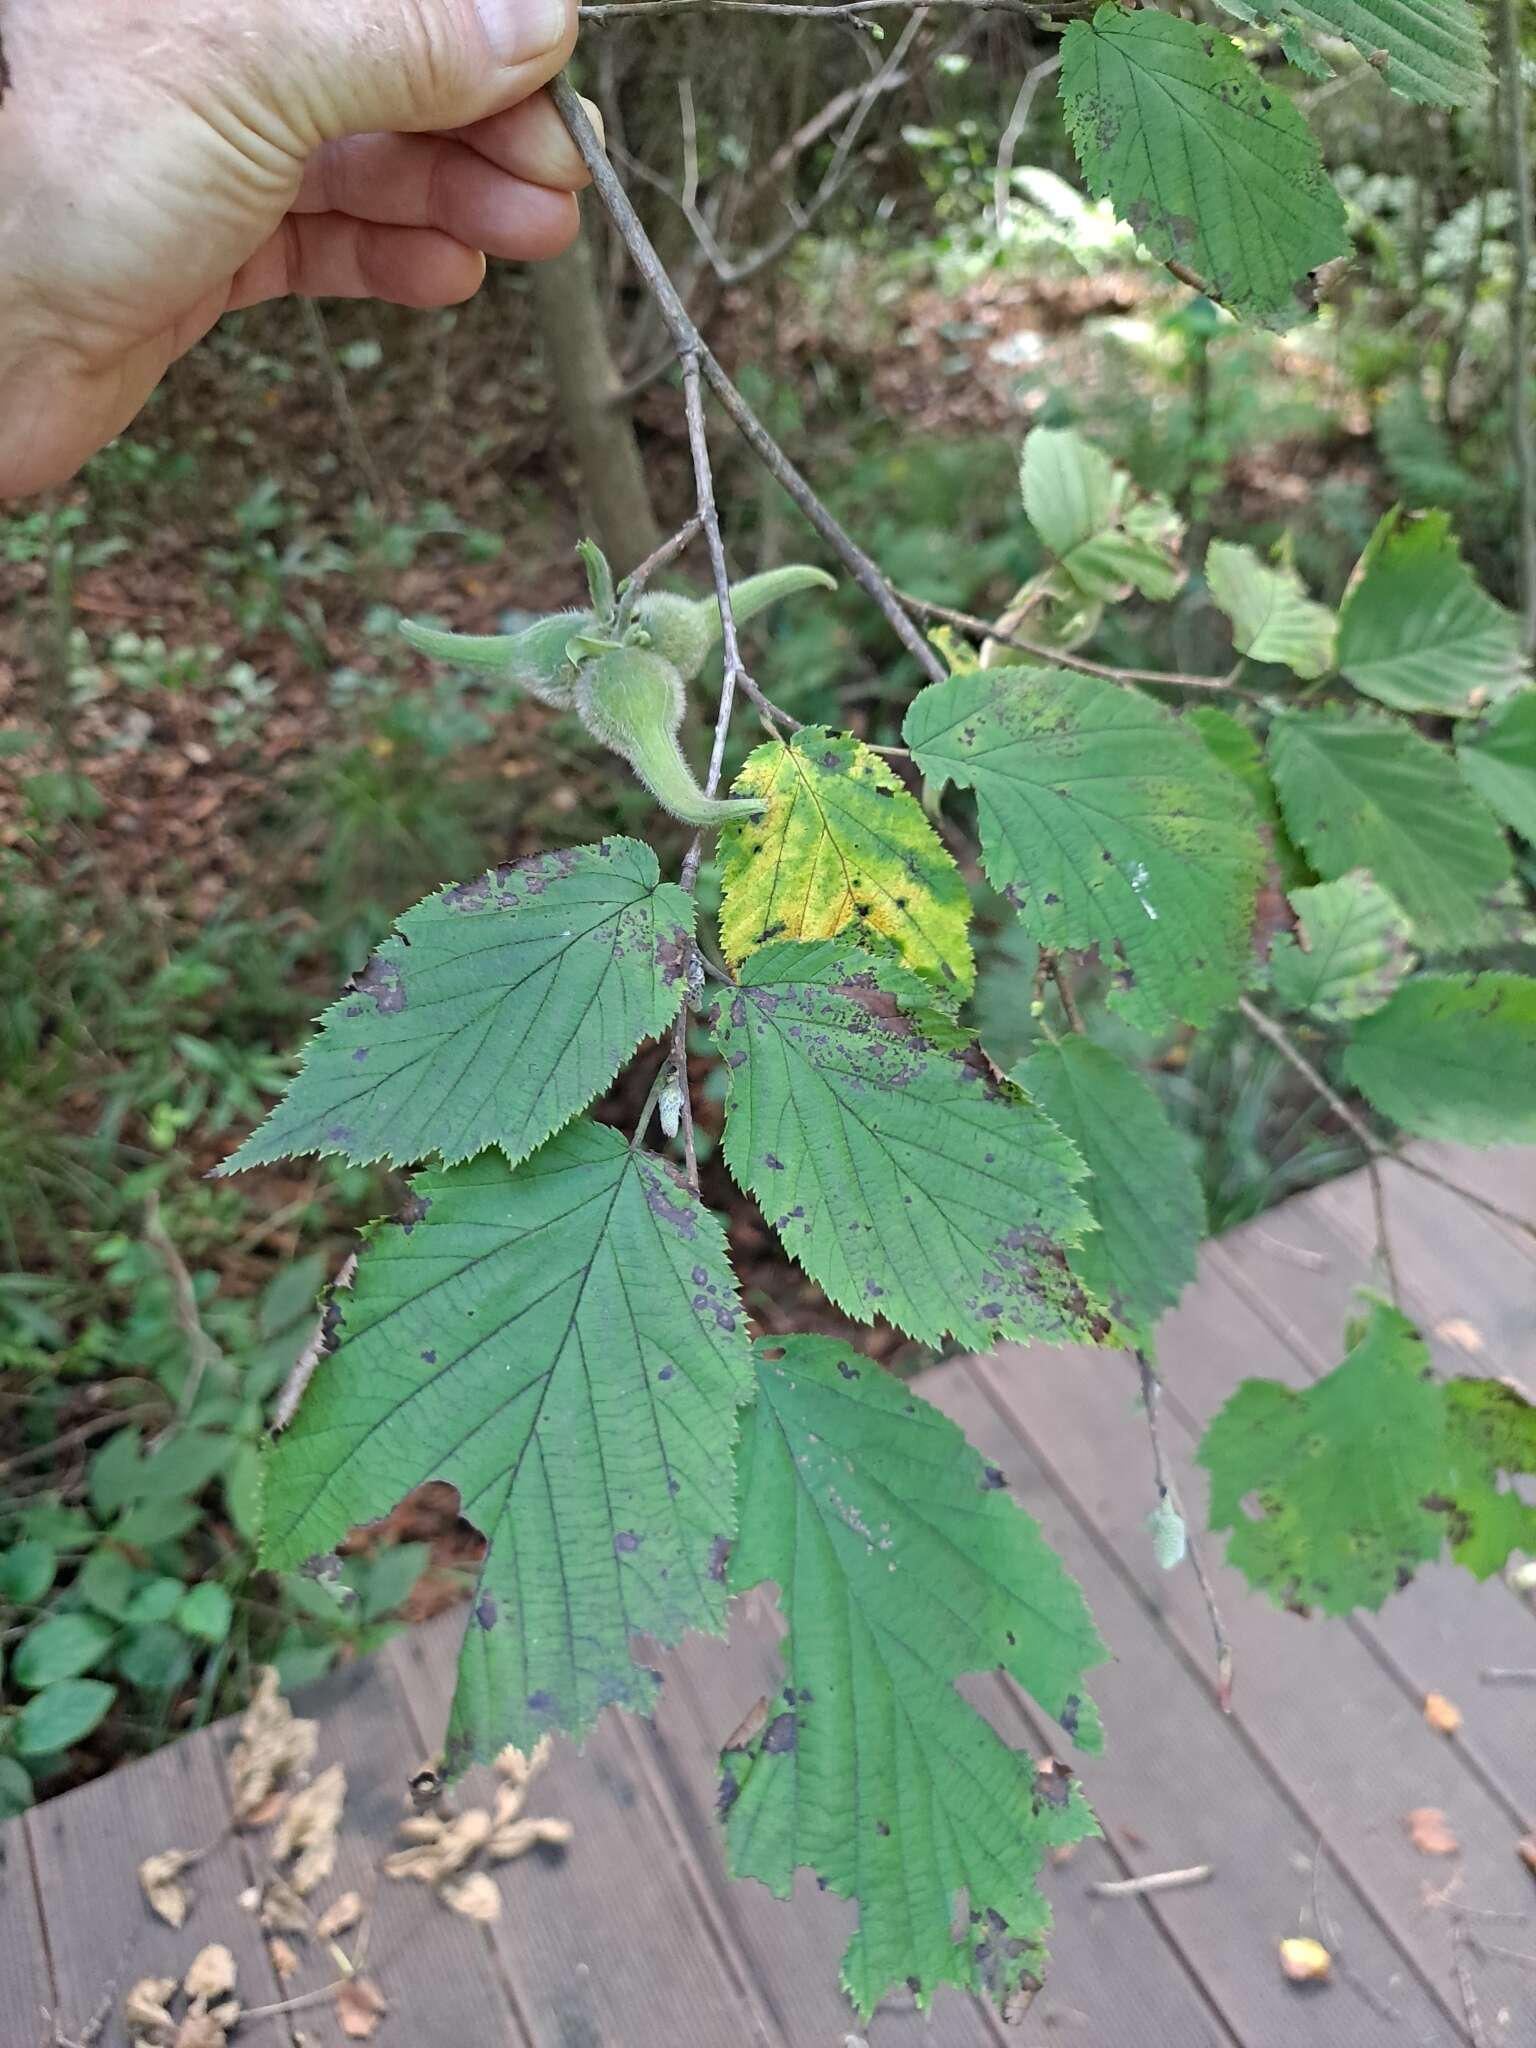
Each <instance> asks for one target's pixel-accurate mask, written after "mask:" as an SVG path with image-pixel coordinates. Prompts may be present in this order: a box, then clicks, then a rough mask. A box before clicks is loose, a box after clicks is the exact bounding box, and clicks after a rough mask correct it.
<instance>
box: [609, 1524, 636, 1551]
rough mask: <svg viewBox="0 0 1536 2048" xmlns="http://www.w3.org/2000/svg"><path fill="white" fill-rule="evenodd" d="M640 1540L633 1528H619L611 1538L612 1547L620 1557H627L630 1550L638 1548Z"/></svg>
mask: <svg viewBox="0 0 1536 2048" xmlns="http://www.w3.org/2000/svg"><path fill="white" fill-rule="evenodd" d="M640 1542H641V1539H640V1538H639V1537H638V1536H637V1535H636V1534H635V1532H634V1530H633V1529H620V1530H619V1532H618V1534H617V1535H616V1536H615V1537H614V1539H613V1547H614V1549H615V1551H617V1552H618V1554H619V1556H620V1557H627V1556H628V1555H629V1553H630V1552H631V1551H633V1550H638V1549H639V1548H640Z"/></svg>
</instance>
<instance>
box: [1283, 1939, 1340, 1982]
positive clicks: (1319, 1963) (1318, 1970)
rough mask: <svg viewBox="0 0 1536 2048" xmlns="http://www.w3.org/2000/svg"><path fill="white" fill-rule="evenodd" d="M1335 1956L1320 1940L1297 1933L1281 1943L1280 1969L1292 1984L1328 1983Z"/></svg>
mask: <svg viewBox="0 0 1536 2048" xmlns="http://www.w3.org/2000/svg"><path fill="white" fill-rule="evenodd" d="M1332 1968H1333V1957H1332V1956H1331V1955H1329V1953H1328V1951H1327V1949H1325V1948H1324V1947H1323V1944H1322V1943H1321V1942H1320V1941H1312V1940H1310V1939H1309V1938H1308V1937H1307V1936H1306V1935H1295V1936H1293V1937H1292V1939H1291V1940H1289V1941H1282V1942H1281V1944H1280V1969H1281V1972H1282V1974H1283V1975H1284V1976H1285V1977H1287V1978H1288V1979H1289V1981H1290V1982H1291V1983H1292V1984H1326V1983H1327V1981H1328V1976H1329V1972H1330V1971H1331V1970H1332Z"/></svg>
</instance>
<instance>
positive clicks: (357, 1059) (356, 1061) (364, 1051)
mask: <svg viewBox="0 0 1536 2048" xmlns="http://www.w3.org/2000/svg"><path fill="white" fill-rule="evenodd" d="M367 1057H368V1047H367V1046H366V1045H360V1046H358V1047H357V1049H356V1051H355V1052H354V1053H353V1055H352V1064H353V1065H354V1066H358V1067H360V1066H361V1065H362V1064H363V1062H364V1061H365V1060H366V1059H367Z"/></svg>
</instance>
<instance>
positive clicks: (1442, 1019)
mask: <svg viewBox="0 0 1536 2048" xmlns="http://www.w3.org/2000/svg"><path fill="white" fill-rule="evenodd" d="M1344 1072H1345V1075H1346V1077H1347V1079H1348V1081H1349V1083H1350V1086H1351V1087H1353V1088H1358V1089H1359V1091H1360V1093H1361V1094H1362V1095H1363V1096H1364V1097H1365V1099H1366V1101H1367V1102H1369V1103H1370V1105H1371V1107H1372V1108H1373V1109H1378V1110H1380V1112H1381V1114H1382V1115H1383V1116H1387V1117H1390V1118H1391V1119H1392V1121H1393V1123H1395V1124H1397V1125H1398V1126H1399V1128H1400V1129H1402V1130H1405V1131H1411V1132H1412V1133H1413V1135H1414V1136H1415V1137H1416V1138H1443V1139H1445V1140H1446V1141H1447V1142H1448V1143H1450V1144H1455V1145H1536V981H1531V980H1529V979H1527V977H1526V976H1524V975H1521V974H1477V975H1473V974H1421V975H1417V976H1416V977H1415V978H1414V979H1413V980H1412V981H1410V982H1407V983H1405V984H1404V986H1403V987H1402V988H1400V989H1399V990H1398V991H1397V994H1396V995H1395V996H1394V997H1393V998H1392V1000H1391V1002H1390V1003H1388V1004H1387V1006H1386V1008H1385V1009H1384V1010H1378V1011H1377V1012H1376V1014H1375V1016H1373V1017H1367V1018H1366V1019H1365V1020H1364V1022H1363V1023H1362V1024H1361V1025H1360V1027H1359V1029H1358V1030H1357V1031H1356V1033H1355V1035H1354V1038H1353V1039H1352V1040H1351V1042H1350V1044H1349V1047H1348V1049H1347V1050H1346V1052H1345V1054H1344Z"/></svg>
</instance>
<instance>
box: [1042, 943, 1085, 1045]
mask: <svg viewBox="0 0 1536 2048" xmlns="http://www.w3.org/2000/svg"><path fill="white" fill-rule="evenodd" d="M1042 958H1045V956H1044V955H1042ZM1045 965H1046V971H1047V972H1048V973H1049V975H1050V977H1051V980H1052V981H1054V982H1055V984H1056V993H1057V995H1059V996H1060V997H1061V1007H1062V1009H1063V1010H1065V1012H1066V1014H1067V1023H1068V1025H1069V1026H1070V1028H1071V1030H1072V1031H1073V1032H1074V1033H1075V1034H1076V1036H1077V1037H1079V1038H1082V1037H1085V1036H1086V1035H1087V1027H1086V1025H1085V1024H1084V1023H1083V1018H1082V1012H1081V1011H1080V1010H1079V1009H1078V1007H1077V998H1076V997H1075V996H1074V995H1073V993H1072V984H1071V982H1070V981H1068V979H1067V972H1066V969H1065V968H1064V967H1063V966H1062V964H1061V955H1060V954H1059V953H1052V954H1051V955H1050V956H1049V958H1048V959H1046V960H1045Z"/></svg>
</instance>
